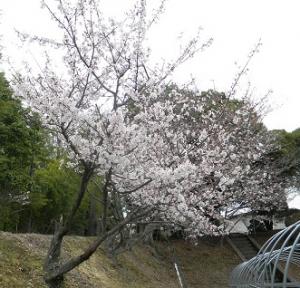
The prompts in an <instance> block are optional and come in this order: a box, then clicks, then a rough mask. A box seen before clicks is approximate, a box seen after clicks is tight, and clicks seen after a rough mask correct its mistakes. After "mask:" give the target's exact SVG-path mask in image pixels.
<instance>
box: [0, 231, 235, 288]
mask: <svg viewBox="0 0 300 288" xmlns="http://www.w3.org/2000/svg"><path fill="white" fill-rule="evenodd" d="M49 239H50V237H49V236H45V235H37V234H11V233H4V232H0V287H1V288H12V287H13V288H18V287H28V288H29V287H34V288H36V287H41V288H42V287H45V285H44V283H43V279H42V268H41V267H42V262H43V258H44V256H45V253H46V251H47V247H48V245H49ZM90 241H91V239H90V238H84V237H78V236H74V237H66V241H65V243H64V247H65V249H64V257H68V256H69V255H70V254H72V255H76V254H78V253H79V252H80V251H81V250H82V249H83V248H84V247H85V246H86V245H87V244H88V243H89V242H90ZM170 245H171V246H172V247H174V248H175V251H176V254H177V256H178V259H179V262H180V264H181V265H182V268H183V271H184V273H185V276H186V280H187V283H188V285H189V286H188V287H189V288H196V287H209V288H224V287H227V286H228V285H227V281H228V277H229V273H230V271H231V270H232V268H233V267H234V266H235V265H237V264H238V262H239V260H238V258H237V256H235V254H234V252H233V251H231V249H230V248H229V247H228V246H226V245H225V246H224V247H221V246H220V244H219V243H212V242H209V241H205V240H203V241H200V243H199V245H198V246H193V245H192V244H189V243H186V242H184V241H179V240H177V241H173V242H171V243H166V242H159V243H157V251H156V252H158V255H159V256H157V253H154V249H153V248H150V247H148V246H138V247H136V248H135V249H134V250H133V251H131V252H126V253H124V254H122V255H120V256H119V257H118V260H117V262H116V261H113V260H111V259H110V258H108V257H107V256H106V255H105V253H104V252H103V251H102V250H101V249H99V250H98V251H97V253H95V255H93V256H92V257H91V258H90V259H89V260H88V261H87V262H85V263H83V264H82V265H80V266H79V267H78V268H77V269H75V270H73V271H72V272H71V273H69V274H68V275H67V277H66V281H65V283H66V284H65V287H66V288H71V287H72V288H73V287H74V288H77V287H78V288H79V287H80V288H84V287H90V288H93V287H95V288H96V287H97V288H178V287H179V285H178V282H177V278H176V274H175V270H174V267H173V265H172V262H171V253H170V250H169V249H168V248H167V247H169V246H170Z"/></svg>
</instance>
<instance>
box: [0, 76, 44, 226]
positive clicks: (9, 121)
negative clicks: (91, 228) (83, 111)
mask: <svg viewBox="0 0 300 288" xmlns="http://www.w3.org/2000/svg"><path fill="white" fill-rule="evenodd" d="M44 137H45V135H44V132H43V130H42V128H41V125H40V122H39V119H38V117H37V115H35V114H33V113H31V112H30V111H29V110H28V109H24V108H23V107H22V106H21V103H20V101H18V100H16V99H15V98H13V96H12V91H11V89H10V88H9V84H8V82H7V81H6V79H5V77H4V75H3V74H0V208H1V209H0V219H1V220H2V221H1V223H0V229H11V228H12V227H11V225H12V222H15V219H17V216H16V215H15V214H16V211H18V210H20V209H23V208H22V207H23V205H24V204H26V203H27V202H28V194H29V193H28V191H30V189H31V185H32V175H33V173H34V170H35V169H36V168H37V167H38V166H39V162H40V161H41V160H42V158H43V156H44V155H45V153H46V148H45V144H44V140H45V138H44ZM11 213H13V214H11ZM4 219H6V220H7V222H5V220H4ZM13 219H14V221H12V220H13Z"/></svg>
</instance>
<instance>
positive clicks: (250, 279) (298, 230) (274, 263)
mask: <svg viewBox="0 0 300 288" xmlns="http://www.w3.org/2000/svg"><path fill="white" fill-rule="evenodd" d="M291 265H292V266H298V267H297V268H296V267H293V269H295V268H296V269H299V271H300V221H298V222H296V223H295V224H293V225H291V226H289V227H287V228H285V229H284V230H281V231H280V232H278V233H277V234H275V235H274V236H273V237H271V238H270V239H269V240H268V241H267V242H266V243H265V244H264V245H263V246H262V248H261V249H260V251H259V252H258V254H257V255H256V256H255V257H254V258H252V259H250V260H248V261H246V262H243V263H241V264H240V265H238V266H237V267H235V269H234V270H233V271H232V273H231V277H230V287H233V288H248V287H249V288H250V287H256V288H269V287H280V288H287V287H293V288H297V287H298V288H299V287H300V280H295V279H292V278H291V277H290V276H289V270H290V268H291ZM299 276H300V273H299ZM299 279H300V278H299Z"/></svg>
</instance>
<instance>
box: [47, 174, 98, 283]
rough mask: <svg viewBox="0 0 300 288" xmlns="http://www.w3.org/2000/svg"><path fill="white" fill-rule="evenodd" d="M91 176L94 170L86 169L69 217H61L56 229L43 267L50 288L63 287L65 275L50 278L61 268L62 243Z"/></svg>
mask: <svg viewBox="0 0 300 288" xmlns="http://www.w3.org/2000/svg"><path fill="white" fill-rule="evenodd" d="M91 175H92V170H91V169H88V168H86V169H85V170H84V173H83V174H82V178H81V184H80V189H79V191H78V194H77V198H76V200H75V202H74V205H73V207H72V209H71V211H70V213H69V215H68V216H67V218H66V220H65V221H63V218H62V217H61V220H60V223H59V224H58V225H57V227H56V229H55V232H54V235H53V238H52V240H51V243H50V247H49V250H48V253H47V256H46V259H45V262H44V267H43V268H44V273H45V275H44V279H45V282H46V284H47V285H48V287H49V288H60V287H62V285H63V274H59V276H56V277H51V276H50V277H49V275H56V272H57V271H59V270H60V268H61V263H60V256H61V248H62V241H63V238H64V236H65V235H66V234H67V233H68V232H69V230H70V228H71V225H72V220H73V218H74V216H75V214H76V212H77V210H78V208H79V207H80V204H81V202H82V199H83V197H84V194H85V192H86V190H87V185H88V183H89V180H90V177H91Z"/></svg>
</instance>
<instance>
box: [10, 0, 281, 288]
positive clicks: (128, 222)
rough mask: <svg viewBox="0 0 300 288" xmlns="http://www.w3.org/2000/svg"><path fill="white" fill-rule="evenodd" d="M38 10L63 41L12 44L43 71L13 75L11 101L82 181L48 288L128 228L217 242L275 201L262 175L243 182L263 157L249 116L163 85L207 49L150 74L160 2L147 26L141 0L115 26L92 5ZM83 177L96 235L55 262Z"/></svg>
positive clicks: (246, 105) (257, 128)
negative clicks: (55, 56) (148, 225)
mask: <svg viewBox="0 0 300 288" xmlns="http://www.w3.org/2000/svg"><path fill="white" fill-rule="evenodd" d="M42 3H43V7H44V8H45V9H47V10H48V12H49V13H50V15H51V17H52V18H53V20H54V22H55V23H56V24H57V25H58V27H59V28H60V30H61V31H62V34H63V37H62V40H61V41H60V40H54V39H49V38H46V37H29V36H28V35H24V34H22V35H21V36H22V38H23V40H24V41H25V42H26V41H29V42H32V41H35V42H38V43H39V44H40V45H41V47H43V48H45V51H46V52H45V54H44V55H45V57H46V58H45V59H46V60H45V61H44V63H39V69H40V70H39V71H36V70H35V69H32V66H31V64H28V65H25V66H24V69H25V71H20V73H18V74H16V75H15V89H16V93H17V95H20V96H22V97H23V99H24V101H25V102H26V103H27V105H30V107H31V108H32V109H33V110H34V111H37V112H38V113H39V114H40V115H41V118H42V120H43V123H44V125H45V126H46V127H48V128H49V129H51V130H53V131H54V132H55V133H56V134H57V135H59V136H58V137H59V139H60V142H61V143H63V145H64V147H65V149H66V151H67V153H68V159H69V162H68V165H70V166H72V167H74V168H75V169H77V171H78V173H80V175H81V185H80V187H79V188H78V193H77V198H76V199H75V200H74V203H73V207H72V209H71V210H70V211H69V215H68V216H67V217H66V218H65V219H62V221H61V223H60V225H59V226H58V228H57V230H56V231H55V234H54V236H53V238H52V241H51V244H50V248H49V251H48V254H47V257H46V260H45V264H44V270H45V281H46V283H47V284H48V286H49V287H60V285H61V283H62V281H63V276H64V274H65V273H67V272H68V271H70V270H72V269H74V268H75V267H76V266H78V265H79V264H80V263H82V262H83V261H85V260H87V259H88V258H89V257H90V256H91V255H92V254H93V253H94V252H95V251H96V249H97V248H98V247H99V246H100V245H101V244H102V243H103V242H104V241H105V240H107V239H108V238H113V239H115V240H116V241H119V242H120V243H121V242H122V241H121V240H122V238H123V237H125V236H126V235H128V234H126V235H125V232H126V233H127V231H129V230H130V227H132V225H134V224H136V223H137V222H138V221H141V220H143V221H146V222H151V221H157V219H159V221H162V222H163V223H170V224H172V225H179V226H181V227H184V228H185V231H186V232H187V234H188V235H189V237H192V238H196V237H197V236H199V235H203V234H218V233H222V231H223V230H222V229H223V226H222V225H223V224H224V219H225V216H224V211H225V210H226V209H229V208H231V207H234V205H237V204H239V205H242V206H243V207H244V206H247V205H248V206H251V205H252V206H253V205H254V203H256V202H255V199H256V198H257V195H258V194H257V193H262V194H263V195H262V197H260V201H261V203H262V204H264V203H267V202H268V201H272V200H273V199H274V195H273V194H274V193H273V192H274V191H275V190H274V189H273V190H272V193H271V194H270V190H269V189H264V190H263V191H262V192H261V191H257V190H256V186H255V185H257V186H259V185H260V184H259V181H261V175H264V174H263V173H267V174H266V175H269V174H270V171H267V169H265V166H264V165H261V166H259V165H257V166H255V169H256V170H253V167H254V166H253V165H254V164H253V163H255V161H257V160H258V159H260V158H261V157H262V155H265V154H266V153H268V152H269V151H271V150H272V149H274V145H273V142H272V138H271V137H270V135H269V134H268V132H267V131H266V129H264V128H263V126H262V125H261V118H260V115H259V111H258V109H257V107H256V104H253V103H252V102H251V101H250V100H249V99H247V97H245V98H244V99H242V100H240V101H234V100H233V99H231V97H229V96H228V95H225V94H221V93H216V92H215V91H209V92H207V93H202V94H201V93H199V91H197V90H195V89H194V88H191V87H183V88H178V87H177V86H174V85H170V79H171V76H172V73H173V71H174V70H175V69H176V68H177V67H178V66H179V65H180V64H182V63H183V62H185V61H186V60H188V59H190V58H192V57H193V56H194V54H195V53H196V52H198V51H199V50H203V49H204V48H206V47H207V46H209V45H210V43H211V39H209V40H208V41H206V42H204V43H202V44H201V43H200V41H199V37H198V36H197V37H195V38H193V39H191V40H190V41H189V42H187V44H186V46H184V47H183V49H182V51H181V53H180V55H179V56H178V58H176V59H175V60H174V61H173V62H170V63H162V64H161V65H158V64H157V65H151V61H150V60H149V59H150V50H149V49H148V48H147V47H146V45H145V40H146V36H147V32H148V31H149V29H150V28H151V26H152V25H153V24H155V23H156V22H157V21H158V19H159V16H160V14H161V12H162V11H163V9H164V1H162V2H161V5H160V6H159V7H158V9H157V10H154V12H153V13H152V14H151V15H147V14H146V12H147V9H146V1H144V0H140V1H138V2H137V3H136V5H135V6H134V7H133V8H132V10H130V11H129V12H128V13H127V15H126V17H125V18H124V19H123V20H122V21H115V20H113V19H106V18H105V17H104V16H103V15H102V13H101V11H100V8H99V5H98V4H97V1H94V0H78V1H77V2H76V3H73V2H69V1H67V0H56V1H52V3H55V4H56V6H55V7H53V6H51V5H50V4H48V3H46V2H44V1H43V2H42ZM51 49H55V50H56V51H58V53H61V54H62V55H63V58H62V63H63V67H64V68H63V69H56V68H57V67H56V64H55V61H53V60H52V57H51V52H50V51H51ZM60 65H61V64H60ZM20 75H24V76H20ZM230 96H231V95H230ZM253 171H255V172H253ZM94 175H100V176H102V179H103V183H102V188H101V189H102V199H101V201H102V203H103V215H102V218H101V221H102V233H101V234H100V235H99V236H98V237H97V238H96V240H95V241H94V242H92V243H91V244H90V245H89V246H88V247H86V248H85V249H84V250H83V252H82V253H81V254H79V255H78V256H75V257H72V258H70V259H62V258H61V248H62V241H63V238H64V236H65V235H66V234H67V233H68V231H69V229H70V225H71V223H72V221H73V219H74V215H75V214H76V212H77V210H78V208H79V207H80V204H81V202H82V199H83V197H84V195H85V194H86V193H87V186H88V183H89V182H90V181H92V180H93V177H94ZM265 178H266V179H269V178H268V176H266V177H265ZM66 181H67V179H66ZM270 182H272V181H270ZM271 184H272V183H271ZM254 187H255V188H254ZM276 191H277V190H276ZM276 193H277V192H276ZM259 195H260V194H259ZM276 195H277V194H276ZM281 200H282V198H281ZM278 202H280V198H278ZM278 205H280V203H278ZM252 206H251V207H252ZM111 214H112V215H113V221H112V220H111V217H110V216H111Z"/></svg>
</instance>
